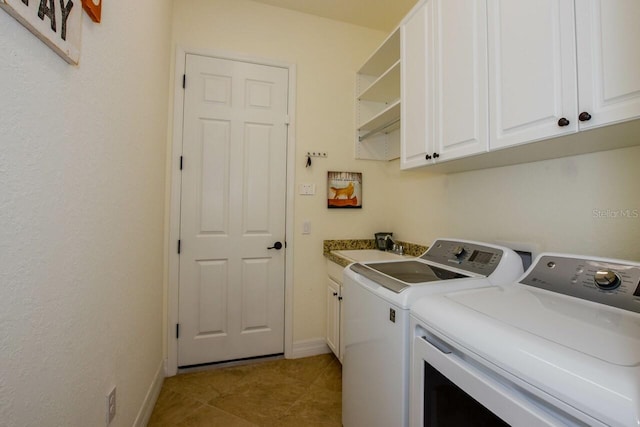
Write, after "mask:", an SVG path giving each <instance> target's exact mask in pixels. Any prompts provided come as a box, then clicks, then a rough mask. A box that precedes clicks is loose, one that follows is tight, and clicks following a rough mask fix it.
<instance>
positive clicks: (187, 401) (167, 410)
mask: <svg viewBox="0 0 640 427" xmlns="http://www.w3.org/2000/svg"><path fill="white" fill-rule="evenodd" d="M202 406H203V405H202V403H201V402H198V401H196V400H194V399H191V398H189V397H186V396H183V395H181V394H179V393H176V392H174V391H171V390H168V389H166V388H164V387H163V388H162V390H161V391H160V396H159V397H158V401H157V402H156V406H155V407H154V409H153V413H152V414H151V418H150V419H149V424H148V427H165V426H167V427H168V426H175V425H176V424H177V423H178V422H180V421H182V420H184V419H185V418H187V417H188V416H189V415H191V414H192V413H194V412H195V411H196V410H197V409H198V408H200V407H202Z"/></svg>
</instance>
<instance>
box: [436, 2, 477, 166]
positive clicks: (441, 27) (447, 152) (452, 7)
mask: <svg viewBox="0 0 640 427" xmlns="http://www.w3.org/2000/svg"><path fill="white" fill-rule="evenodd" d="M486 5H487V4H486V1H485V0H482V1H469V0H437V1H436V2H435V14H436V23H435V24H436V37H435V53H436V61H435V69H436V89H435V99H436V102H437V104H436V109H435V117H436V123H435V130H436V144H435V145H436V149H435V151H434V154H433V156H434V157H436V161H444V160H451V159H455V158H459V157H465V156H469V155H472V154H477V153H484V152H486V151H487V149H488V141H489V130H488V127H489V109H488V101H487V99H488V77H487V73H488V69H487V8H486Z"/></svg>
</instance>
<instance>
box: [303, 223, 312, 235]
mask: <svg viewBox="0 0 640 427" xmlns="http://www.w3.org/2000/svg"><path fill="white" fill-rule="evenodd" d="M302 234H311V221H309V220H305V221H304V222H303V223H302Z"/></svg>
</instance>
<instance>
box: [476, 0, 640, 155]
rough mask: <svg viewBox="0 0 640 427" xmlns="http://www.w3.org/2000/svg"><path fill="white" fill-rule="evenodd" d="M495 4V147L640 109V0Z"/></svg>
mask: <svg viewBox="0 0 640 427" xmlns="http://www.w3.org/2000/svg"><path fill="white" fill-rule="evenodd" d="M488 8H489V13H488V17H489V27H488V28H489V75H490V87H492V90H491V95H490V98H489V99H490V112H491V136H490V140H491V143H490V148H491V149H496V148H502V147H507V146H511V145H516V144H522V143H528V142H533V141H537V140H541V139H547V138H551V137H554V136H560V135H564V134H568V133H573V132H576V131H579V130H585V129H589V128H592V127H597V126H603V125H608V124H612V123H616V122H620V121H625V120H629V119H633V118H637V117H640V49H639V48H638V40H640V26H638V22H640V2H638V1H636V0H606V1H603V0H575V1H574V0H541V1H536V2H530V1H525V0H488Z"/></svg>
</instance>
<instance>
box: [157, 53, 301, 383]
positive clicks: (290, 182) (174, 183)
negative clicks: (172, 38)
mask: <svg viewBox="0 0 640 427" xmlns="http://www.w3.org/2000/svg"><path fill="white" fill-rule="evenodd" d="M188 54H193V55H202V56H208V57H212V58H219V59H226V60H232V61H242V62H249V63H253V64H259V65H267V66H271V67H280V68H286V69H288V70H289V87H288V91H289V93H288V98H289V99H288V104H289V105H288V115H289V126H288V127H287V160H286V163H287V184H286V190H285V191H286V195H285V197H286V215H285V236H284V238H285V242H286V243H287V250H286V252H285V277H284V357H285V358H290V357H292V355H293V222H294V221H293V199H294V194H295V193H294V177H295V163H294V160H295V134H296V132H295V111H296V108H295V100H296V96H295V95H296V94H295V88H296V66H295V64H291V63H286V62H282V61H276V60H271V59H265V58H258V57H254V56H248V55H243V54H238V53H234V52H228V51H221V50H201V49H185V48H183V47H181V46H177V47H176V59H175V68H174V76H173V93H174V99H173V135H172V137H171V154H170V162H171V189H170V190H171V197H170V207H169V209H170V210H169V236H168V239H169V240H168V242H167V245H166V246H167V255H168V279H167V297H166V310H167V311H166V313H167V317H166V319H167V325H166V326H167V329H166V337H167V345H166V349H167V355H166V357H167V359H166V364H165V374H166V376H173V375H176V374H177V373H178V339H177V338H176V324H177V323H178V298H179V285H180V256H179V255H178V251H177V244H178V239H179V238H180V199H181V191H182V189H181V184H182V175H181V172H180V156H181V155H182V135H183V128H184V89H183V87H182V76H183V75H184V73H185V67H186V66H185V63H186V58H187V55H188Z"/></svg>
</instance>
